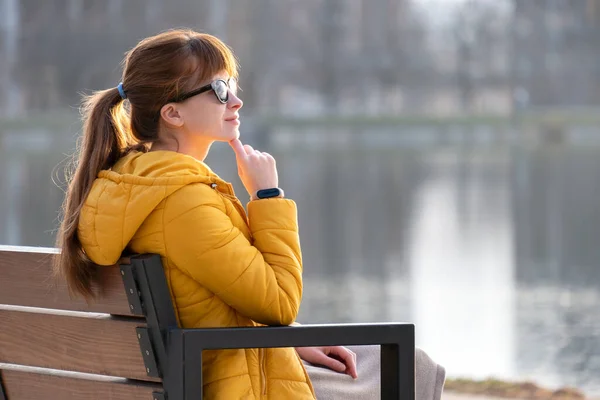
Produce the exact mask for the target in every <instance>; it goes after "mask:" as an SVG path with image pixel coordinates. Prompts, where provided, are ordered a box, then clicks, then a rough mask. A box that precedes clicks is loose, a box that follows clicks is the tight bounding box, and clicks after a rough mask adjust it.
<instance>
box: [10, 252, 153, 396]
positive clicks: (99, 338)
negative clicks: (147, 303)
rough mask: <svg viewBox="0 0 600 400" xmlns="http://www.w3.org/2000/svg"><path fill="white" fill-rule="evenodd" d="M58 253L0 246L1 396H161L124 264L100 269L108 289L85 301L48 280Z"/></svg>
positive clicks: (146, 331)
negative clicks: (97, 297) (96, 297)
mask: <svg viewBox="0 0 600 400" xmlns="http://www.w3.org/2000/svg"><path fill="white" fill-rule="evenodd" d="M56 252H57V250H56V249H48V248H26V247H10V246H0V385H1V388H0V400H4V399H3V398H2V397H3V396H4V397H5V399H6V400H12V399H41V398H43V399H49V400H53V399H57V400H58V399H61V400H70V399H79V400H87V399H106V398H111V399H136V400H137V399H140V400H141V399H144V400H148V399H152V398H155V399H157V400H158V399H160V398H161V396H162V394H161V393H162V384H161V379H160V378H159V373H158V372H157V371H152V370H151V369H154V368H156V367H155V364H153V359H154V357H153V354H151V353H152V345H151V344H150V343H151V340H150V338H145V337H143V336H144V335H147V336H150V334H149V332H148V330H147V329H145V327H146V319H145V318H144V316H143V314H144V313H143V312H142V311H141V308H140V305H139V304H138V305H135V304H132V300H131V298H132V297H131V296H130V297H129V298H128V295H127V294H128V292H131V294H134V293H133V291H134V289H131V288H129V290H128V291H126V286H127V282H126V280H124V279H123V277H124V276H125V272H124V270H123V265H121V266H118V265H117V266H113V267H101V268H100V274H101V279H102V280H103V281H104V282H105V285H104V287H105V288H106V291H105V292H104V293H103V294H102V296H101V297H100V298H99V299H98V300H97V301H96V302H94V303H93V304H87V303H86V302H85V301H84V300H82V299H72V298H71V297H70V296H69V293H68V290H67V288H66V285H65V284H64V282H60V281H58V280H56V279H54V278H53V276H52V267H51V265H52V257H53V254H56ZM123 264H126V262H124V263H123ZM125 267H126V265H125ZM132 287H135V286H132ZM132 310H133V311H132ZM145 343H146V344H147V345H146V346H144V344H145ZM144 354H145V355H144Z"/></svg>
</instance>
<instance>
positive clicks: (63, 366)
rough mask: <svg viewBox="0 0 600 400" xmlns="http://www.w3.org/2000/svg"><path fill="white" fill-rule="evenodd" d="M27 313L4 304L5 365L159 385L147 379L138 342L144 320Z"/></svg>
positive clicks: (0, 339)
mask: <svg viewBox="0 0 600 400" xmlns="http://www.w3.org/2000/svg"><path fill="white" fill-rule="evenodd" d="M15 309H18V310H15ZM23 310H24V308H22V307H19V308H17V307H12V308H11V307H10V306H0V326H1V327H2V329H0V343H1V344H2V345H0V363H8V364H21V365H30V366H37V367H44V368H53V369H59V370H67V371H76V372H86V373H92V374H100V375H111V376H120V377H125V378H132V379H140V380H145V381H159V379H156V378H150V377H148V376H147V374H146V368H145V366H144V362H143V358H142V354H141V351H140V347H139V344H138V340H137V334H136V331H135V328H136V327H139V326H145V325H146V324H145V321H144V320H143V319H134V318H125V317H111V316H108V315H102V314H87V315H86V314H84V313H73V312H64V311H63V312H61V313H60V314H56V313H52V312H51V311H50V310H39V309H31V310H30V311H31V312H30V311H23ZM33 311H35V312H33ZM40 311H44V312H45V313H39V312H40ZM67 314H73V315H67ZM75 314H77V315H78V316H75Z"/></svg>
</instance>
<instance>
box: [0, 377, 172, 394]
mask: <svg viewBox="0 0 600 400" xmlns="http://www.w3.org/2000/svg"><path fill="white" fill-rule="evenodd" d="M0 373H1V375H2V381H3V382H4V388H5V391H6V396H7V398H8V399H45V400H105V399H113V400H150V399H152V392H154V391H157V392H162V387H161V385H159V384H150V383H148V382H136V381H127V380H113V381H107V380H99V381H96V380H90V379H76V378H69V377H64V376H59V375H49V374H38V373H30V372H24V371H13V370H2V371H0Z"/></svg>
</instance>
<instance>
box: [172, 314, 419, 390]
mask: <svg viewBox="0 0 600 400" xmlns="http://www.w3.org/2000/svg"><path fill="white" fill-rule="evenodd" d="M336 345H342V346H350V345H381V398H382V399H394V400H396V399H406V400H409V399H410V400H413V399H414V395H415V393H414V392H415V370H414V367H415V365H414V350H415V330H414V325H413V324H400V323H390V324H334V325H300V326H284V327H260V328H207V329H173V330H171V331H170V332H169V340H168V353H169V364H170V365H171V367H172V368H176V369H178V368H180V366H185V368H183V374H182V378H183V382H182V385H181V387H182V388H183V387H185V393H182V396H181V398H182V399H186V400H187V399H199V398H201V392H202V355H201V354H202V350H209V349H241V348H273V347H306V346H336ZM172 371H173V374H175V372H176V371H175V370H172ZM171 376H174V375H171ZM190 380H194V381H195V382H194V385H190ZM184 383H187V384H184ZM178 398H179V397H178Z"/></svg>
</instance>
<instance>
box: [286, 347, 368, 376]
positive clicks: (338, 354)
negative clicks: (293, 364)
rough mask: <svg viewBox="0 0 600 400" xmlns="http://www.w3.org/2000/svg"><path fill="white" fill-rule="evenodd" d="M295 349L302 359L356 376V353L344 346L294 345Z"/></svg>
mask: <svg viewBox="0 0 600 400" xmlns="http://www.w3.org/2000/svg"><path fill="white" fill-rule="evenodd" d="M296 351H297V352H298V354H299V355H300V358H301V359H303V360H304V361H307V362H309V363H311V364H315V365H322V366H324V367H327V368H329V369H331V370H333V371H336V372H340V373H343V372H345V373H346V374H348V375H350V376H351V377H352V378H354V379H356V378H358V373H357V372H356V354H355V353H354V352H353V351H351V350H349V349H347V348H345V347H342V346H328V347H296Z"/></svg>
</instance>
